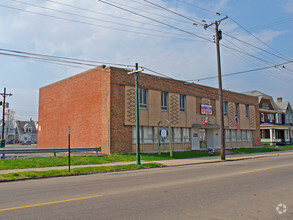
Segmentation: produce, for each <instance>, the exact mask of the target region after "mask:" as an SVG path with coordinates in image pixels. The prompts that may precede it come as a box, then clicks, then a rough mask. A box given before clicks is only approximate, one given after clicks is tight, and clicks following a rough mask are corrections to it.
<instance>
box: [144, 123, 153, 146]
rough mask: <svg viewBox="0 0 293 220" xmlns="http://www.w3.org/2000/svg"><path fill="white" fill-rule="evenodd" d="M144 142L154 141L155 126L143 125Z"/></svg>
mask: <svg viewBox="0 0 293 220" xmlns="http://www.w3.org/2000/svg"><path fill="white" fill-rule="evenodd" d="M143 143H146V144H147V143H153V127H143Z"/></svg>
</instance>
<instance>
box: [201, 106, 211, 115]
mask: <svg viewBox="0 0 293 220" xmlns="http://www.w3.org/2000/svg"><path fill="white" fill-rule="evenodd" d="M200 112H201V114H202V115H212V114H213V106H212V105H205V104H201V105H200Z"/></svg>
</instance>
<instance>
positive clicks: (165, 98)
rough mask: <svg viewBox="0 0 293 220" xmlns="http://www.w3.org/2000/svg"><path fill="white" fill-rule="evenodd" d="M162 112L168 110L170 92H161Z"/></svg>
mask: <svg viewBox="0 0 293 220" xmlns="http://www.w3.org/2000/svg"><path fill="white" fill-rule="evenodd" d="M161 110H163V111H167V110H168V92H163V91H161Z"/></svg>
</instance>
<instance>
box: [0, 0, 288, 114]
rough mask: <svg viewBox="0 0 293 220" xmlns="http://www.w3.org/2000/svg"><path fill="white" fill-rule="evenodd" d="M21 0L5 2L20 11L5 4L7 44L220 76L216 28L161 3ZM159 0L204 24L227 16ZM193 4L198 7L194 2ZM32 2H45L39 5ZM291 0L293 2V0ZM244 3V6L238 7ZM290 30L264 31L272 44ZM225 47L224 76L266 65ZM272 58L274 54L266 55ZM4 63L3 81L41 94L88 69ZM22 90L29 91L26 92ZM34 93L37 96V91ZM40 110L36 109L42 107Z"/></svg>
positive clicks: (2, 40)
mask: <svg viewBox="0 0 293 220" xmlns="http://www.w3.org/2000/svg"><path fill="white" fill-rule="evenodd" d="M19 1H23V2H24V3H26V4H21V3H19V2H17V1H10V0H6V1H5V2H3V3H2V4H3V5H7V6H9V7H14V8H18V9H20V10H15V9H12V8H3V7H0V32H1V33H5V34H2V35H0V47H1V48H9V49H16V50H24V51H30V52H36V53H42V54H49V55H58V56H65V57H74V58H80V59H90V60H96V61H104V62H111V63H123V64H130V65H133V64H134V63H136V62H138V63H139V65H141V66H145V67H148V68H150V69H153V70H156V71H158V72H162V73H164V74H166V75H168V76H171V77H174V78H178V79H200V78H205V77H208V76H214V75H216V73H217V66H216V49H215V44H213V43H212V42H209V41H212V40H213V35H214V30H213V29H211V30H204V28H203V27H202V26H201V25H198V26H194V25H193V23H194V22H193V21H190V20H186V19H184V18H182V17H179V16H176V15H174V14H172V13H169V12H166V11H163V10H160V9H157V8H156V7H155V6H153V5H149V6H147V5H146V2H144V1H140V0H138V1H130V0H127V1H118V0H112V1H114V2H116V3H118V4H119V7H123V8H126V9H127V10H130V11H134V12H135V13H139V14H141V15H142V16H137V15H135V14H133V13H129V12H127V11H123V10H121V9H117V8H113V7H110V6H108V5H105V4H103V3H101V2H98V1H77V0H62V1H61V0H56V1H55V2H53V1H41V0H31V1H29V0H19ZM57 2H59V3H61V4H58V3H57ZM153 2H155V3H156V4H159V5H162V6H164V7H167V8H168V9H170V10H174V11H176V12H179V13H181V14H183V15H184V16H186V17H189V18H192V20H194V21H197V22H201V20H202V19H206V20H207V21H214V20H216V19H218V18H219V16H217V15H215V14H213V13H210V12H207V11H203V10H200V9H198V8H195V7H191V6H189V5H186V4H182V3H180V2H178V1H175V0H174V1H161V0H160V1H153ZM189 2H190V3H191V4H195V3H194V1H189ZM28 4H30V5H28ZM32 4H33V5H37V6H39V7H34V6H32ZM238 4H240V3H238ZM254 4H256V3H254ZM288 4H290V2H289V1H288ZM70 6H73V7H70ZM199 6H200V7H203V8H208V9H209V10H210V11H225V13H226V12H229V11H232V10H233V7H236V6H235V5H233V4H232V2H231V1H228V0H209V1H205V2H204V4H202V5H199ZM44 7H47V8H49V9H50V10H48V9H45V8H44ZM237 7H242V6H238V5H237ZM243 7H245V6H243ZM83 9H84V10H83ZM21 10H26V11H21ZM28 11H29V12H30V13H29V12H28ZM32 12H33V13H32ZM62 12H63V13H62ZM44 15H46V16H44ZM251 16H256V15H251ZM145 17H148V18H150V19H146V18H145ZM235 19H237V17H236V18H235ZM154 20H157V21H159V22H161V23H158V22H155V21H154ZM162 23H167V24H169V25H172V26H176V27H177V28H179V29H182V30H185V31H187V32H190V33H192V34H188V33H186V32H185V33H184V32H182V31H179V30H178V29H177V30H175V29H174V28H171V27H170V26H169V27H168V26H165V25H163V24H162ZM251 26H252V25H251ZM221 28H222V29H223V30H224V31H225V32H232V33H233V32H235V31H240V30H241V29H240V28H239V26H237V25H236V24H235V23H233V22H232V21H231V20H225V22H222V23H221ZM134 32H135V33H134ZM286 34H287V32H284V31H281V30H274V31H273V30H270V29H267V30H263V31H261V32H259V33H258V34H257V36H258V37H259V38H261V39H262V40H263V41H265V42H266V43H269V44H272V43H274V42H275V41H277V40H278V38H280V37H281V36H285V35H286ZM154 35H155V36H154ZM196 35H199V36H201V37H203V38H206V40H203V39H200V38H198V37H197V36H196ZM234 36H236V37H238V38H240V39H242V40H243V41H245V42H249V43H252V44H256V45H258V46H260V47H262V48H265V49H268V48H266V47H264V46H263V45H260V43H259V42H257V41H256V40H255V38H254V37H252V36H251V35H249V34H248V33H245V32H238V33H237V34H234ZM221 44H223V45H224V44H225V45H228V46H231V47H234V48H236V49H237V50H245V51H247V52H248V53H251V54H252V55H254V56H262V57H263V55H264V54H262V53H261V52H260V51H257V50H256V49H252V48H250V47H248V46H247V45H245V44H243V43H240V42H239V41H237V40H235V39H231V38H229V37H227V36H224V39H223V40H222V41H221ZM234 45H237V47H240V49H239V48H237V47H235V46H234ZM221 52H222V68H223V72H224V73H231V72H237V71H240V70H246V69H252V68H255V67H260V66H264V65H266V64H265V63H260V62H259V61H258V60H255V59H254V58H251V57H246V56H245V55H243V54H240V53H237V52H235V51H233V50H229V49H225V48H221ZM266 56H269V55H267V54H266ZM265 59H267V58H265ZM269 59H270V60H273V61H274V62H275V61H279V60H277V59H274V58H272V57H270V56H269ZM0 65H1V67H2V73H1V76H2V78H3V79H4V80H2V85H0V86H2V87H4V86H6V87H7V88H18V89H33V90H36V91H37V90H38V88H39V87H42V86H44V85H47V84H50V83H53V82H55V81H57V80H60V79H63V78H66V77H68V76H71V75H74V74H77V73H79V72H82V71H84V69H80V68H73V67H68V66H60V65H54V64H48V63H40V62H33V61H28V60H21V59H15V58H7V57H1V60H0ZM7 73H9V74H7ZM240 79H242V80H247V82H249V80H252V81H254V82H255V81H257V80H255V79H253V75H251V77H247V79H246V78H245V77H244V78H243V77H242V78H241V77H240ZM233 82H234V84H233ZM202 83H205V84H207V85H211V86H217V81H216V80H211V81H207V82H202ZM225 83H226V82H225ZM235 83H240V84H241V80H238V82H237V80H235V81H233V80H228V81H227V83H226V84H227V86H228V87H229V88H230V89H232V90H233V89H235V90H236V89H237V88H238V87H237V86H235ZM248 85H249V83H248ZM252 89H258V88H251V90H252ZM260 89H261V88H260ZM247 90H249V89H247ZM20 94H23V95H24V94H25V92H23V93H19V95H20ZM30 96H32V97H36V96H35V95H32V94H31V93H30ZM24 100H25V98H24ZM19 103H21V104H22V105H23V108H20V109H27V108H30V107H29V105H28V104H25V103H28V102H19ZM34 103H36V101H34ZM15 104H16V103H15ZM32 105H34V106H36V105H35V104H31V106H32ZM34 108H35V109H36V107H34Z"/></svg>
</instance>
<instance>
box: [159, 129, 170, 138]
mask: <svg viewBox="0 0 293 220" xmlns="http://www.w3.org/2000/svg"><path fill="white" fill-rule="evenodd" d="M168 136H169V131H168V128H166V127H161V128H160V137H161V138H162V139H163V140H166V139H167V138H168Z"/></svg>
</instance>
